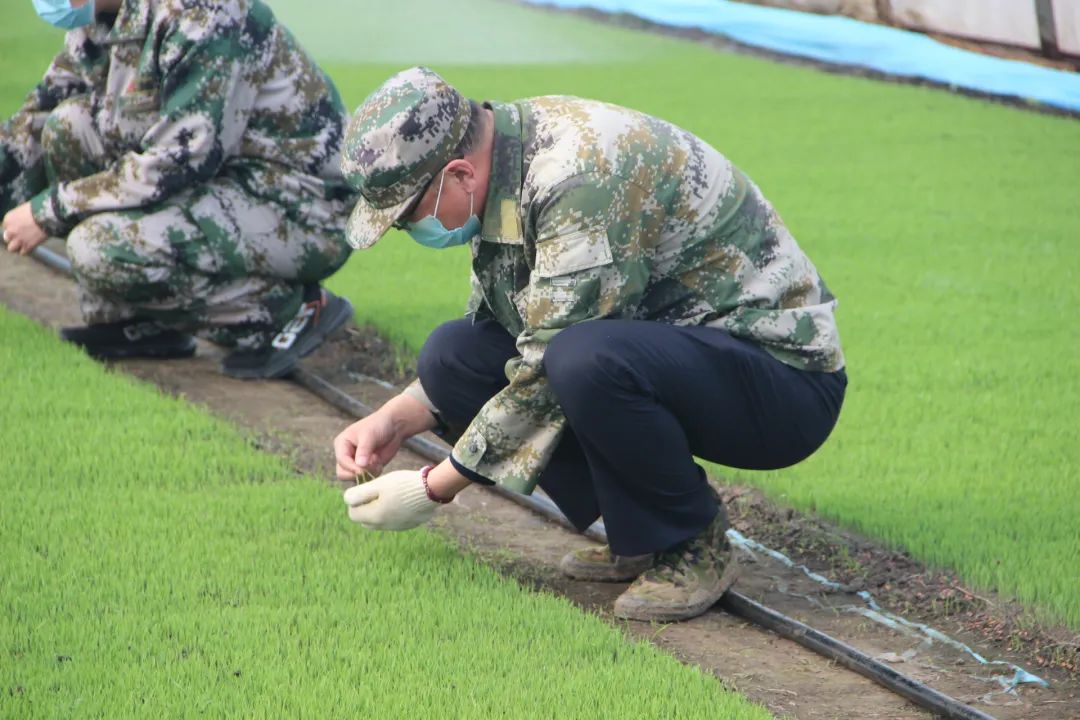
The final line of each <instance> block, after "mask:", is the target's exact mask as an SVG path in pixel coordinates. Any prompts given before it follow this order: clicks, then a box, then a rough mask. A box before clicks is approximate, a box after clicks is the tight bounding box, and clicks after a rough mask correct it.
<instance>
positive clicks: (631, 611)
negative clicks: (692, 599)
mask: <svg viewBox="0 0 1080 720" xmlns="http://www.w3.org/2000/svg"><path fill="white" fill-rule="evenodd" d="M739 572H740V570H739V563H738V562H737V561H736V559H735V554H734V552H733V553H732V554H731V557H730V560H729V562H728V565H727V567H725V568H724V572H723V573H721V575H720V584H719V588H718V590H717V591H716V594H715V596H714V597H709V598H706V599H704V600H701V601H700V602H696V603H693V604H691V605H680V606H678V607H675V606H670V605H669V606H666V607H665V606H662V605H661V606H658V605H653V604H651V603H648V602H645V601H641V600H636V599H629V600H624V599H623V596H622V595H620V596H619V597H618V598H616V599H615V608H614V612H615V617H618V618H622V619H623V620H640V621H642V622H674V621H676V620H689V619H690V618H695V617H697V616H698V615H701V614H703V613H704V612H705V611H706V610H708V609H709V608H711V607H712V606H713V605H715V604H716V603H718V602H719V601H720V598H722V597H723V596H724V593H726V592H727V591H728V590H729V589H730V588H731V586H732V585H734V584H735V581H736V580H738V579H739Z"/></svg>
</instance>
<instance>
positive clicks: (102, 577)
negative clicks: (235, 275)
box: [0, 308, 769, 720]
mask: <svg viewBox="0 0 1080 720" xmlns="http://www.w3.org/2000/svg"><path fill="white" fill-rule="evenodd" d="M0 337H3V338H4V342H3V344H0V384H2V386H3V387H4V389H5V392H4V402H3V403H0V427H3V428H4V429H5V433H4V435H5V439H4V441H3V446H2V447H3V459H4V463H3V469H0V491H2V493H3V497H4V503H3V504H2V505H0V527H3V528H4V531H3V533H0V558H2V559H0V717H5V718H14V717H19V718H36V717H110V718H119V717H155V716H157V717H170V718H172V717H195V716H210V717H311V718H338V717H340V718H357V717H378V718H416V717H477V718H480V717H505V718H534V717H610V718H628V717H686V718H696V717H707V716H708V717H725V718H746V719H747V720H749V719H751V718H762V719H763V718H767V717H769V715H768V714H767V713H766V712H765V711H763V710H761V709H759V708H757V707H754V706H751V705H749V704H748V703H747V702H746V701H745V700H743V699H741V698H739V697H738V696H736V695H733V694H731V693H728V692H726V691H725V690H724V689H723V688H722V687H721V685H720V684H719V683H718V682H717V681H716V680H715V679H714V678H712V677H710V676H708V675H705V674H704V673H702V672H700V671H699V670H697V669H695V668H689V667H685V666H682V665H680V664H679V663H678V662H677V661H676V660H675V659H674V658H671V657H669V656H667V655H665V654H663V653H661V652H660V651H659V650H657V649H656V648H654V647H652V646H650V645H647V644H645V643H640V642H629V641H627V639H626V638H624V637H623V636H622V635H621V633H619V632H617V631H616V630H614V629H612V628H610V627H608V626H607V625H605V624H604V623H603V622H601V621H600V620H599V619H597V618H594V617H590V616H586V615H583V614H582V613H580V612H578V611H577V610H576V609H575V608H574V607H572V606H571V605H570V604H569V603H568V602H566V601H564V600H562V599H559V598H556V597H554V596H551V595H547V594H541V593H533V592H530V591H528V590H525V589H523V588H521V587H519V586H518V585H516V584H515V583H513V582H510V581H507V580H505V579H503V578H501V577H499V576H498V575H497V574H496V573H495V572H494V571H492V570H490V569H488V568H486V567H484V566H483V565H480V564H479V563H477V562H475V561H474V560H472V559H470V558H467V557H462V556H461V555H460V554H459V552H458V551H456V550H455V549H453V548H452V547H450V546H448V545H447V544H446V543H445V542H444V541H443V540H442V539H440V538H439V537H437V536H435V535H433V534H431V533H428V532H425V531H416V532H410V533H400V534H395V533H373V532H369V531H366V530H364V529H362V528H360V527H358V526H357V525H354V524H353V523H351V522H349V521H348V518H347V517H346V515H345V512H344V505H343V504H342V502H341V495H340V493H339V492H338V491H337V490H336V489H334V488H332V487H331V486H329V485H327V484H324V483H321V482H319V481H316V480H314V479H312V478H304V477H297V476H296V475H295V473H292V472H291V471H290V470H289V469H288V468H287V467H286V465H285V464H284V463H283V462H281V461H280V460H278V459H277V458H273V457H270V456H267V455H265V454H262V453H259V452H258V451H256V450H255V449H253V448H252V447H250V446H249V444H248V443H247V442H246V441H245V440H244V438H243V437H242V436H241V435H240V434H239V433H238V432H237V431H236V430H234V429H233V428H232V427H231V426H229V425H227V424H225V423H224V422H221V421H218V420H216V419H213V418H211V417H209V416H207V415H206V414H205V413H203V412H200V411H198V410H195V409H193V408H191V407H190V406H188V405H186V404H185V403H183V402H182V401H179V400H175V399H172V398H169V397H165V396H162V395H161V394H159V393H157V392H156V391H154V390H153V389H151V388H150V387H148V386H145V385H141V384H139V383H137V382H135V381H133V380H130V379H127V378H125V377H124V376H121V375H117V374H113V373H107V372H105V371H104V370H103V369H102V368H100V367H99V366H97V365H95V364H93V363H92V362H90V361H89V360H88V359H86V358H85V357H83V356H82V355H80V354H79V353H78V352H76V351H75V350H74V349H73V348H71V347H68V346H62V345H61V344H60V343H59V341H58V340H57V339H56V338H55V337H53V336H52V335H51V333H49V332H48V331H46V330H44V329H42V328H39V327H37V326H35V325H33V324H32V323H30V322H29V321H28V320H25V319H23V318H21V317H18V316H15V315H13V314H11V313H9V312H7V311H6V310H3V309H2V308H0ZM598 699H601V700H599V701H598Z"/></svg>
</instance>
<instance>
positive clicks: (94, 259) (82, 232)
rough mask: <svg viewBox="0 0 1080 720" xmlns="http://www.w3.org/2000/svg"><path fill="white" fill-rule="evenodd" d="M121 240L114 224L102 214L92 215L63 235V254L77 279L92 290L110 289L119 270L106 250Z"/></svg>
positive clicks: (113, 287)
mask: <svg viewBox="0 0 1080 720" xmlns="http://www.w3.org/2000/svg"><path fill="white" fill-rule="evenodd" d="M120 242H121V238H120V234H119V233H118V232H117V229H116V227H115V226H114V225H113V224H112V223H111V222H109V219H108V217H107V216H105V215H93V216H91V217H89V218H87V219H86V220H83V221H82V222H81V223H79V224H78V225H76V226H75V227H74V228H73V229H72V230H71V232H70V233H68V236H67V255H68V259H69V260H71V267H72V269H73V270H74V271H75V276H76V277H77V278H78V279H79V282H80V283H82V284H84V285H85V286H87V287H89V288H90V289H94V290H114V289H115V288H116V286H117V284H118V283H117V279H118V275H119V273H118V272H117V267H116V263H115V262H113V261H112V259H111V258H110V250H111V249H113V248H115V247H116V246H117V245H119V244H120Z"/></svg>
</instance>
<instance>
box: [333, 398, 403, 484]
mask: <svg viewBox="0 0 1080 720" xmlns="http://www.w3.org/2000/svg"><path fill="white" fill-rule="evenodd" d="M403 439H404V438H402V437H401V436H400V434H399V433H398V429H397V425H396V423H395V422H394V420H393V417H392V416H391V414H390V413H387V412H382V411H380V412H376V413H374V414H373V415H369V416H368V417H366V418H364V419H363V420H359V421H357V422H354V423H353V424H352V425H350V426H349V427H347V428H345V430H343V431H342V432H341V434H339V435H338V436H337V437H336V438H334V457H335V459H336V460H337V476H338V478H339V479H341V480H351V479H353V478H354V477H356V476H357V475H359V474H360V473H362V472H364V471H367V472H369V473H371V474H373V475H379V474H380V473H382V469H383V466H384V465H386V463H388V462H390V460H391V459H393V457H394V455H396V454H397V451H398V448H400V447H401V441H402V440H403Z"/></svg>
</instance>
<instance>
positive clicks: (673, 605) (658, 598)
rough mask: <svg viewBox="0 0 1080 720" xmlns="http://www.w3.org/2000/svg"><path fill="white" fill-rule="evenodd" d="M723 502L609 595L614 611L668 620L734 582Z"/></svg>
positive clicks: (700, 607) (687, 613)
mask: <svg viewBox="0 0 1080 720" xmlns="http://www.w3.org/2000/svg"><path fill="white" fill-rule="evenodd" d="M727 529H728V519H727V513H726V512H725V511H724V506H723V505H721V506H720V512H718V513H717V514H716V518H715V519H713V521H712V523H710V524H709V527H707V528H705V530H704V531H703V532H702V533H701V534H700V535H697V536H696V537H693V538H690V539H689V540H687V541H685V542H683V543H680V544H678V545H676V546H675V547H673V548H671V549H670V550H666V551H664V552H662V553H657V555H656V565H655V566H654V567H652V568H651V569H649V570H646V571H645V572H644V573H642V575H641V576H640V577H638V579H637V580H635V581H634V583H633V584H632V585H631V586H630V587H629V588H627V589H626V592H624V593H623V594H622V595H620V596H619V597H618V598H617V599H616V600H615V615H616V617H621V618H625V619H627V620H644V621H656V622H671V621H673V620H686V619H689V618H692V617H697V616H698V615H700V614H702V613H703V612H705V611H706V610H708V609H709V608H710V607H712V606H713V605H714V604H716V601H717V600H719V599H720V597H721V596H722V595H723V594H724V593H725V592H727V590H728V588H729V587H731V586H732V584H734V582H735V580H736V579H737V577H738V574H739V566H738V563H737V562H736V561H735V555H734V551H733V550H732V548H731V544H730V543H728V540H727V537H726V536H725V535H724V533H725V532H726V531H727Z"/></svg>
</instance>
